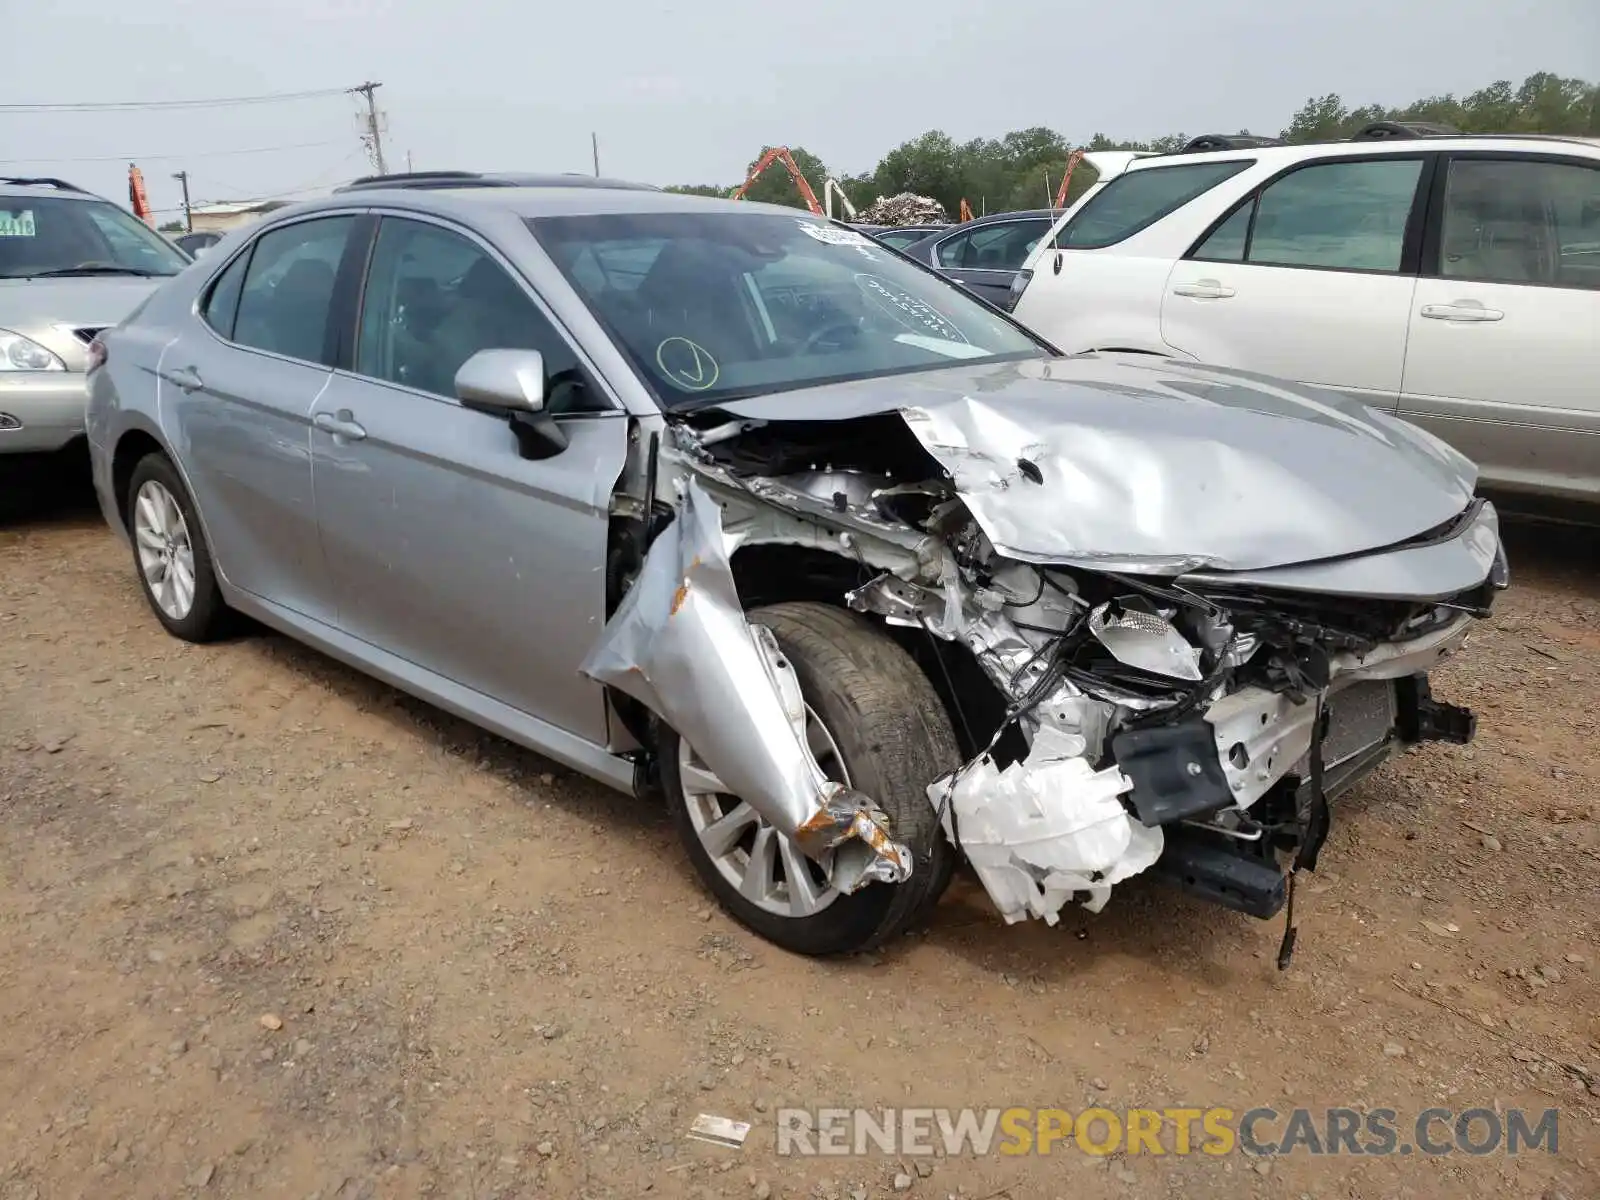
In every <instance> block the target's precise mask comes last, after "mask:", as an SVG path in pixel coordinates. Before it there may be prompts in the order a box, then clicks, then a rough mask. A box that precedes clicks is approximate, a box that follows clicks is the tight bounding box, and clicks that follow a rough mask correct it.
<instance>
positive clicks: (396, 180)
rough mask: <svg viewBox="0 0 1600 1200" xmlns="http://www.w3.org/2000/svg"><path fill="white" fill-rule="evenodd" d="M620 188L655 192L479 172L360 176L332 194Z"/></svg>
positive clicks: (573, 175) (623, 183)
mask: <svg viewBox="0 0 1600 1200" xmlns="http://www.w3.org/2000/svg"><path fill="white" fill-rule="evenodd" d="M514 187H558V188H585V189H593V188H602V189H603V188H622V189H624V190H626V191H637V192H659V191H660V190H661V189H660V188H658V187H656V186H655V184H653V183H635V182H633V181H631V180H626V179H606V178H602V177H601V176H598V175H584V174H581V173H580V172H577V171H565V172H562V173H559V174H552V173H549V172H546V173H543V174H537V173H508V172H480V171H407V172H402V173H399V174H389V175H363V176H362V177H361V178H360V179H353V180H351V181H350V182H349V183H347V184H345V185H344V186H343V187H338V188H334V189H333V190H334V191H335V192H355V191H370V190H374V189H390V188H408V189H409V188H415V189H420V190H424V191H442V190H446V189H460V188H514Z"/></svg>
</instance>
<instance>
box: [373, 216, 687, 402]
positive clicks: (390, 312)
mask: <svg viewBox="0 0 1600 1200" xmlns="http://www.w3.org/2000/svg"><path fill="white" fill-rule="evenodd" d="M657 249H659V247H657ZM652 257H653V255H652V254H651V252H650V248H649V247H629V248H623V249H620V250H618V251H616V252H611V251H609V250H605V249H602V250H601V251H600V252H598V253H594V254H591V255H590V257H589V259H588V261H587V263H586V266H585V270H586V271H588V272H592V273H594V275H595V276H597V277H598V278H601V279H607V280H612V281H615V284H616V286H617V287H619V289H621V290H624V291H626V290H631V289H636V288H637V287H638V286H639V280H640V279H641V278H642V277H643V275H644V273H645V271H647V270H648V269H649V264H650V260H651V258H652ZM479 350H537V351H539V352H540V353H541V354H542V355H543V356H544V365H545V388H546V398H545V406H546V409H547V411H549V412H552V413H563V412H565V413H571V412H582V411H591V412H592V411H604V410H606V409H607V408H608V407H609V405H608V404H607V403H606V400H605V398H604V396H603V395H601V394H600V393H599V392H598V391H597V390H596V389H595V388H594V387H593V386H591V385H590V383H589V381H588V378H587V375H586V373H585V372H584V371H583V369H582V367H581V366H580V365H579V361H578V356H577V353H576V351H574V350H573V348H572V346H571V345H570V344H569V343H568V342H567V340H566V339H565V338H564V337H563V336H562V335H561V334H560V333H558V332H557V331H556V329H555V327H554V326H553V325H552V324H551V323H550V321H549V320H548V318H546V317H545V315H544V314H543V313H542V312H541V311H540V310H539V306H538V305H537V304H535V303H534V302H533V300H532V299H531V298H530V297H529V296H528V294H527V292H526V291H525V290H524V289H523V287H522V285H521V284H519V283H518V282H517V281H516V280H515V279H513V278H512V277H511V275H510V274H509V273H508V272H507V271H506V269H505V268H504V267H502V266H501V265H500V264H499V263H498V262H496V261H495V260H494V258H492V257H491V256H490V255H489V254H488V252H487V251H485V250H484V249H483V248H482V247H481V246H479V245H478V243H476V242H474V241H473V240H472V239H470V238H467V237H463V236H462V235H461V234H458V233H454V232H452V231H451V230H448V229H442V228H440V227H439V226H437V225H430V224H426V223H424V222H421V221H407V220H402V219H398V218H393V217H385V218H384V220H383V223H382V224H381V225H379V227H378V242H377V245H376V246H375V247H374V249H373V252H372V264H371V266H370V267H369V268H368V272H367V287H366V292H365V295H364V298H363V300H362V306H361V331H360V336H359V337H358V339H357V342H356V370H357V371H359V372H360V373H361V374H363V375H370V376H372V377H373V378H375V379H386V380H389V381H390V382H392V383H399V384H404V385H405V386H406V387H413V388H417V389H419V390H420V391H424V392H431V393H433V394H434V395H436V396H445V397H449V398H450V399H454V398H455V394H456V383H455V381H456V372H457V371H458V370H460V369H461V364H463V363H464V362H466V361H467V359H469V358H471V357H472V356H473V355H474V354H476V353H477V352H478V351H479Z"/></svg>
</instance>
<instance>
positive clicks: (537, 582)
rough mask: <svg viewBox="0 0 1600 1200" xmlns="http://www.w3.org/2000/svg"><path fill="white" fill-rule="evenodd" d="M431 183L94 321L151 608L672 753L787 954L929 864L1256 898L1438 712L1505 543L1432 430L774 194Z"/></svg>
mask: <svg viewBox="0 0 1600 1200" xmlns="http://www.w3.org/2000/svg"><path fill="white" fill-rule="evenodd" d="M430 183H431V186H430ZM445 183H446V186H441V185H440V182H439V180H438V177H432V178H431V180H430V179H429V178H424V179H420V180H407V179H390V180H382V181H377V182H374V183H371V184H367V185H363V186H361V187H359V188H354V189H352V190H348V191H345V192H343V193H340V194H337V195H334V196H332V197H329V198H327V199H325V200H320V201H317V202H314V203H311V204H306V205H302V206H298V207H296V208H293V209H285V210H283V211H282V212H279V213H274V214H272V215H271V216H269V217H268V218H266V219H265V220H264V221H263V222H262V223H261V224H260V225H259V226H256V227H252V228H251V229H250V230H248V231H246V232H245V233H244V234H243V235H242V236H235V237H233V238H230V239H229V240H228V241H226V242H224V243H223V244H222V245H221V246H220V247H219V248H218V249H217V250H216V251H214V252H212V253H211V254H210V255H208V256H207V257H206V258H205V259H203V260H202V261H201V262H199V263H198V264H196V267H195V269H193V270H191V271H186V272H184V274H183V275H182V276H180V277H179V278H178V279H176V280H173V281H172V282H171V283H170V284H168V285H167V286H166V287H164V288H163V289H162V290H161V291H160V292H158V293H157V295H156V296H155V297H154V298H153V299H152V300H151V302H150V303H149V304H148V305H146V306H145V307H144V308H143V309H142V310H141V311H140V312H139V313H138V314H136V315H135V316H133V317H131V318H129V319H128V320H127V321H126V322H124V323H123V324H122V325H121V326H119V327H118V328H116V329H114V330H111V331H109V332H108V333H106V334H104V335H103V336H102V339H101V343H100V344H101V345H102V346H103V351H104V361H103V362H101V363H100V364H99V365H98V366H96V367H95V368H94V370H93V371H92V372H91V373H90V393H91V395H90V403H89V441H90V454H91V457H92V460H93V464H94V479H95V486H96V489H97V491H98V492H99V495H100V501H101V505H102V507H103V508H104V511H105V514H106V517H107V519H108V520H109V521H110V522H111V524H112V525H113V527H114V528H115V529H116V530H118V531H119V532H120V533H121V534H122V535H123V536H124V537H125V538H126V539H127V540H128V541H129V543H130V544H131V547H132V552H133V558H134V565H135V566H136V569H137V571H138V578H139V579H140V581H141V583H142V585H143V587H144V589H145V593H146V596H147V598H148V599H149V602H150V605H151V608H152V609H153V610H154V613H155V615H156V617H157V619H158V620H160V621H161V623H162V624H163V625H164V626H165V627H166V628H167V629H168V630H169V631H170V632H171V633H172V634H174V635H175V636H177V637H181V638H186V639H189V640H191V641H204V640H206V639H209V638H213V637H216V636H218V635H219V634H220V633H221V632H222V631H224V630H225V629H226V628H227V626H228V618H229V617H230V615H231V614H234V613H244V614H248V615H250V616H252V617H255V618H256V619H258V620H260V621H262V622H264V623H266V624H267V625H270V626H272V627H274V628H277V629H279V630H282V631H284V632H286V633H288V634H290V635H291V636H293V637H296V638H299V639H301V640H303V641H305V642H308V643H309V644H311V645H313V646H316V647H318V648H320V649H322V650H323V651H325V652H327V653H329V654H331V655H334V656H335V657H337V658H340V659H343V660H344V661H346V662H348V663H351V664H353V665H355V666H357V667H358V668H360V669H361V670H364V671H367V672H369V673H371V674H373V675H375V676H377V677H378V678H380V679H384V680H387V681H388V682H390V683H392V684H394V685H396V686H398V687H401V688H404V689H406V690H408V691H410V692H413V693H415V694H416V695H418V696H421V697H424V698H425V699H427V700H430V701H432V702H433V703H435V704H437V705H439V706H441V707H443V708H445V709H448V710H449V711H451V712H454V713H456V714H458V715H461V716H464V717H466V718H468V719H470V720H472V721H474V722H476V723H477V724H479V725H481V726H483V727H485V728H487V729H491V730H494V731H496V732H498V733H501V734H503V735H505V736H506V737H509V738H512V739H514V740H515V741H518V742H521V743H522V744H523V745H526V746H528V747H530V748H532V749H535V750H537V751H539V752H541V753H543V754H546V755H548V756H550V757H551V758H553V759H556V760H558V761H560V762H562V763H564V764H566V765H567V766H569V767H572V768H574V769H576V770H578V771H581V772H583V773H585V774H587V775H590V776H593V777H595V778H597V779H599V780H601V781H603V782H605V783H607V784H610V785H612V786H614V787H619V788H622V789H625V790H628V789H635V788H637V789H639V790H641V791H654V790H655V789H656V788H658V787H659V788H660V789H661V790H663V791H664V792H665V796H666V799H667V802H668V804H669V806H670V809H671V811H672V814H673V818H674V820H675V822H676V824H677V828H678V831H679V834H680V836H681V837H682V839H683V841H684V845H685V847H686V851H687V855H688V858H689V861H690V862H691V863H693V865H694V867H695V869H696V870H698V871H699V872H700V874H701V876H702V877H703V878H704V880H705V882H706V884H707V886H708V887H709V888H710V889H711V890H712V891H713V892H714V893H715V895H716V896H717V898H718V900H719V901H720V902H721V903H722V904H724V905H725V906H726V907H727V908H728V909H729V910H730V911H731V912H732V913H734V914H735V915H736V916H737V917H738V918H739V919H740V920H742V921H744V922H745V923H746V924H748V925H749V926H750V927H751V928H752V929H755V930H757V931H759V932H760V933H761V934H763V935H764V936H766V937H769V938H771V939H773V940H774V941H776V942H778V943H780V944H782V945H784V946H787V947H790V948H792V949H795V950H798V951H804V952H808V953H823V952H830V951H845V950H855V949H859V948H862V947H865V946H870V945H872V944H874V943H876V942H879V941H882V940H883V939H885V938H888V937H890V936H892V935H893V934H894V933H896V932H897V931H900V930H903V929H904V928H905V927H906V926H907V925H908V924H910V923H912V922H914V921H916V920H918V919H919V918H920V917H921V915H922V914H924V913H926V912H927V911H928V910H929V908H930V907H931V906H932V905H933V903H934V902H935V901H936V900H937V899H938V897H939V893H940V891H941V890H942V889H943V887H944V885H945V884H946V883H947V882H948V881H949V878H950V872H951V870H952V869H953V867H954V866H955V863H956V861H957V859H958V858H959V857H961V856H965V858H966V859H967V860H968V861H969V862H970V863H971V864H972V866H973V868H974V869H975V870H976V871H977V873H978V877H979V879H980V880H981V881H982V883H983V886H984V887H985V889H986V890H987V891H988V894H989V896H990V897H991V898H992V899H993V901H994V903H995V904H996V906H997V907H998V908H999V909H1000V911H1001V912H1002V913H1003V915H1004V916H1005V918H1006V919H1007V920H1021V919H1024V918H1026V917H1036V918H1039V919H1043V920H1046V921H1051V922H1053V921H1055V920H1056V919H1057V913H1058V912H1059V910H1060V909H1061V908H1062V907H1063V906H1064V905H1066V904H1068V903H1073V902H1077V903H1082V904H1084V905H1086V906H1087V907H1089V908H1091V909H1098V907H1099V906H1100V905H1101V904H1103V903H1105V901H1106V898H1107V896H1108V895H1109V894H1110V892H1111V890H1112V888H1113V887H1114V886H1117V885H1119V884H1120V883H1121V882H1122V881H1123V880H1125V879H1128V878H1130V877H1131V876H1134V875H1137V874H1140V873H1143V872H1149V874H1150V875H1151V876H1153V877H1157V878H1160V879H1164V880H1166V881H1168V882H1170V883H1173V884H1175V885H1176V886H1178V887H1180V888H1185V889H1187V890H1189V891H1191V892H1193V893H1196V894H1199V895H1201V896H1204V897H1206V898H1208V899H1210V900H1213V901H1215V902H1217V903H1220V904H1223V905H1225V906H1228V907H1231V908H1234V909H1238V910H1242V911H1245V912H1249V913H1253V914H1254V915H1256V916H1262V917H1265V916H1270V915H1272V914H1274V913H1276V912H1278V911H1279V910H1280V909H1281V908H1282V907H1283V906H1284V905H1285V902H1286V890H1287V888H1286V876H1285V872H1284V869H1283V865H1282V864H1281V863H1280V859H1279V855H1280V853H1281V854H1284V855H1292V856H1293V857H1292V859H1290V860H1289V861H1290V862H1292V864H1293V865H1296V866H1310V865H1314V860H1315V857H1316V851H1317V848H1318V846H1319V845H1320V844H1321V841H1322V837H1323V834H1324V833H1325V832H1326V829H1327V804H1326V802H1327V801H1328V799H1329V798H1330V797H1335V796H1337V795H1338V794H1339V793H1340V792H1341V791H1342V790H1343V789H1345V788H1347V787H1349V786H1350V785H1351V784H1353V783H1354V782H1355V781H1357V780H1359V779H1361V778H1362V777H1363V776H1365V775H1366V774H1367V773H1368V772H1370V771H1372V770H1373V769H1375V768H1376V767H1378V766H1379V765H1380V764H1381V763H1382V762H1383V761H1384V760H1385V759H1387V758H1388V757H1389V756H1390V755H1391V754H1393V753H1395V752H1396V751H1398V750H1400V749H1403V748H1404V747H1406V746H1409V745H1412V744H1415V743H1417V742H1419V741H1426V740H1429V739H1435V740H1437V739H1443V740H1447V741H1465V740H1467V739H1469V738H1470V737H1471V736H1472V733H1473V721H1472V718H1471V714H1469V713H1467V712H1466V711H1465V710H1463V709H1458V708H1455V707H1453V706H1451V705H1448V704H1443V703H1440V702H1438V701H1436V700H1434V699H1433V698H1432V697H1431V695H1430V694H1429V690H1428V671H1429V670H1431V669H1432V667H1433V665H1434V664H1435V663H1436V662H1437V661H1438V660H1439V659H1440V658H1441V657H1443V656H1444V655H1446V654H1448V653H1450V652H1451V651H1453V650H1454V649H1455V648H1456V647H1458V646H1459V645H1460V644H1461V643H1462V641H1463V639H1464V638H1465V637H1466V635H1467V631H1468V629H1469V628H1470V627H1471V626H1472V625H1473V624H1474V623H1475V621H1476V618H1477V617H1478V616H1481V615H1483V614H1485V613H1487V612H1488V610H1489V605H1490V604H1491V602H1492V600H1493V597H1494V593H1495V592H1496V591H1497V589H1498V588H1499V587H1501V586H1503V585H1504V583H1505V580H1506V573H1505V562H1504V559H1503V557H1502V556H1501V554H1500V543H1499V536H1498V532H1497V522H1496V517H1495V512H1494V509H1493V507H1492V506H1490V505H1488V504H1486V503H1484V502H1482V501H1479V500H1476V499H1474V497H1473V483H1474V470H1473V467H1472V465H1471V463H1469V462H1467V461H1466V460H1465V459H1463V458H1462V457H1461V456H1460V455H1459V454H1457V453H1455V452H1454V451H1452V450H1450V449H1449V448H1448V447H1446V446H1444V445H1443V444H1442V443H1441V442H1440V441H1439V440H1438V439H1437V438H1434V437H1433V436H1431V435H1430V434H1427V433H1425V432H1423V431H1421V430H1418V429H1415V428H1413V427H1411V426H1408V425H1406V424H1404V423H1403V422H1401V421H1399V420H1398V419H1396V418H1394V417H1392V416H1387V415H1384V414H1381V413H1376V412H1373V411H1371V410H1370V409H1367V408H1365V407H1363V406H1361V405H1358V404H1353V403H1348V402H1346V401H1344V400H1343V399H1342V398H1340V397H1338V396H1336V395H1334V394H1331V393H1319V392H1311V391H1305V390H1297V389H1295V388H1294V387H1293V386H1291V385H1287V384H1279V383H1277V382H1275V381H1271V380H1263V379H1261V378H1259V377H1255V376H1245V375H1240V374H1236V373H1233V372H1229V371H1224V370H1220V369H1214V368H1207V367H1199V366H1192V365H1185V364H1180V363H1175V362H1172V361H1170V360H1161V359H1156V358H1152V357H1150V356H1142V357H1139V356H1134V357H1121V356H1116V355H1088V356H1082V357H1077V358H1063V357H1061V356H1060V355H1058V354H1056V353H1054V352H1053V351H1052V350H1051V349H1050V348H1049V347H1048V346H1046V345H1044V344H1043V343H1041V342H1040V341H1038V340H1037V339H1036V338H1034V337H1033V336H1032V335H1030V334H1029V333H1027V332H1026V331H1025V330H1024V329H1022V327H1021V326H1019V325H1017V324H1016V323H1015V322H1014V321H1012V320H1011V318H1010V317H1008V316H1007V315H1005V314H1004V313H1002V312H1000V311H999V310H997V309H995V308H992V307H990V306H988V305H985V304H983V303H981V302H980V301H978V300H976V299H974V298H973V297H971V296H970V295H968V294H967V293H965V292H964V291H963V290H962V289H961V288H960V287H958V286H957V285H955V284H953V283H951V282H950V281H948V280H946V279H944V278H942V277H941V276H939V275H938V274H937V273H936V272H934V271H933V270H932V269H931V268H929V267H926V266H923V265H920V264H917V263H914V262H912V261H911V260H910V259H908V258H906V257H905V256H903V255H900V254H897V253H895V252H893V251H891V250H889V249H888V248H886V247H884V246H881V245H879V244H877V243H875V242H873V241H872V240H871V239H870V238H868V237H867V236H865V235H864V234H861V233H859V232H857V231H855V230H853V229H850V228H848V227H846V226H842V225H837V224H831V223H828V222H826V221H823V220H820V219H817V218H814V217H812V216H810V215H808V214H805V213H800V212H796V211H794V210H792V209H782V208H775V207H771V206H767V205H761V204H755V203H747V202H732V201H726V200H716V199H707V198H702V197H694V196H679V195H668V194H664V193H661V192H656V191H649V190H639V189H630V188H622V187H615V186H606V185H605V184H604V182H603V181H592V182H590V183H588V184H578V183H574V182H572V181H570V180H569V181H561V180H556V181H554V182H536V183H528V182H526V181H520V180H519V181H513V185H511V186H507V183H506V181H505V180H504V179H498V180H497V179H473V178H470V177H460V176H456V177H451V178H450V179H448V180H446V181H445ZM664 869H666V868H665V864H664Z"/></svg>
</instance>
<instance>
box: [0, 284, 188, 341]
mask: <svg viewBox="0 0 1600 1200" xmlns="http://www.w3.org/2000/svg"><path fill="white" fill-rule="evenodd" d="M167 278H168V277H163V278H160V279H143V278H139V277H137V276H132V275H98V276H78V277H75V278H70V279H6V280H0V328H4V329H17V328H18V326H26V327H29V328H37V327H39V326H41V325H53V324H62V325H72V326H75V327H77V326H85V327H86V326H94V325H99V326H105V325H115V324H116V323H117V322H118V321H120V320H122V318H123V317H125V316H127V315H128V314H129V313H130V312H132V311H133V306H134V305H136V304H138V303H139V301H141V300H143V299H144V298H145V297H146V296H148V295H149V294H150V293H151V292H152V291H154V290H155V289H156V287H157V286H158V285H160V284H162V283H165V282H166V279H167ZM19 332H20V330H19Z"/></svg>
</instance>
